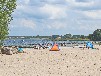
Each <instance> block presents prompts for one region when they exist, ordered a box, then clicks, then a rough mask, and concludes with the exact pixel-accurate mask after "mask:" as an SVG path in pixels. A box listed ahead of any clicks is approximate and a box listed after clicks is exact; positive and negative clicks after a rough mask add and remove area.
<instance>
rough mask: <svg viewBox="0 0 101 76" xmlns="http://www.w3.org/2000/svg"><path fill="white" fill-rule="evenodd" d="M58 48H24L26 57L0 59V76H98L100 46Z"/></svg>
mask: <svg viewBox="0 0 101 76" xmlns="http://www.w3.org/2000/svg"><path fill="white" fill-rule="evenodd" d="M95 47H97V48H99V50H96V49H84V50H83V49H82V48H78V47H75V48H72V47H61V48H60V51H49V49H44V50H43V49H41V50H37V49H33V48H32V49H31V48H26V49H24V51H26V53H19V54H13V55H5V54H3V55H0V76H101V46H95Z"/></svg>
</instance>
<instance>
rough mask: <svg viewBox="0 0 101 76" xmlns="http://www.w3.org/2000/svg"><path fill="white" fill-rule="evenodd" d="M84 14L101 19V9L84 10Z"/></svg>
mask: <svg viewBox="0 0 101 76" xmlns="http://www.w3.org/2000/svg"><path fill="white" fill-rule="evenodd" d="M83 14H84V15H86V16H88V17H90V18H91V19H101V10H96V11H84V12H83Z"/></svg>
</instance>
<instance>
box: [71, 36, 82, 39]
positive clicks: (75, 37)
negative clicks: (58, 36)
mask: <svg viewBox="0 0 101 76" xmlns="http://www.w3.org/2000/svg"><path fill="white" fill-rule="evenodd" d="M72 38H74V39H77V38H81V35H73V36H72Z"/></svg>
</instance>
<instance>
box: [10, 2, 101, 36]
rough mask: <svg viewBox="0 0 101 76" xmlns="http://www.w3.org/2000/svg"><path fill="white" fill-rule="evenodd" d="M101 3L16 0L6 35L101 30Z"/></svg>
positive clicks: (49, 34)
mask: <svg viewBox="0 0 101 76" xmlns="http://www.w3.org/2000/svg"><path fill="white" fill-rule="evenodd" d="M100 3H101V0H17V7H16V9H15V10H14V12H13V13H12V16H13V20H12V21H11V23H10V25H9V36H36V35H41V36H43V35H44V36H47V35H48V36H51V35H65V34H68V33H70V34H72V35H88V34H92V33H93V31H94V30H96V29H101V4H100Z"/></svg>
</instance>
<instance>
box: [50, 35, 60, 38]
mask: <svg viewBox="0 0 101 76" xmlns="http://www.w3.org/2000/svg"><path fill="white" fill-rule="evenodd" d="M58 37H60V36H59V35H52V39H56V38H58Z"/></svg>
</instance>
